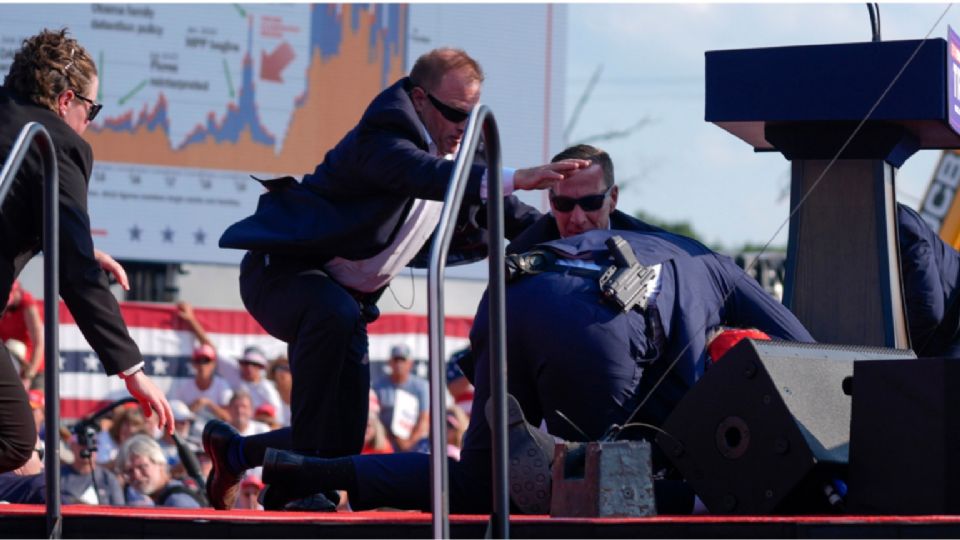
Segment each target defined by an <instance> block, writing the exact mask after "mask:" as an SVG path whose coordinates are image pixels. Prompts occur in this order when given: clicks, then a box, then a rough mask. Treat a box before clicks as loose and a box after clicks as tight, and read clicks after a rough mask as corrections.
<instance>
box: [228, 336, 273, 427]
mask: <svg viewBox="0 0 960 540" xmlns="http://www.w3.org/2000/svg"><path fill="white" fill-rule="evenodd" d="M237 364H238V365H239V366H240V381H239V382H238V384H236V385H235V386H234V390H246V392H247V393H248V394H250V399H251V400H252V401H253V407H254V408H257V407H259V406H260V405H263V404H264V403H269V404H270V405H272V406H273V410H274V411H277V410H279V409H280V407H281V406H282V402H281V400H280V393H279V392H278V391H277V388H276V387H275V386H274V385H273V383H272V382H270V381H268V380H267V378H266V377H264V371H266V369H267V357H266V355H265V354H263V351H262V350H261V349H260V347H257V346H255V345H251V346H249V347H247V348H246V349H244V350H243V356H241V357H240V358H238V359H237Z"/></svg>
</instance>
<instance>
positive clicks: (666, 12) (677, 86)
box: [566, 3, 960, 249]
mask: <svg viewBox="0 0 960 540" xmlns="http://www.w3.org/2000/svg"><path fill="white" fill-rule="evenodd" d="M946 7H947V4H886V3H883V4H880V19H881V32H882V38H883V40H884V41H891V40H901V39H920V38H923V37H924V36H925V35H926V34H927V33H928V32H930V30H931V28H933V31H932V32H931V33H930V37H940V38H946V35H947V25H948V24H950V25H952V26H953V27H954V28H958V27H960V7H957V6H954V7H952V8H950V10H949V11H947V14H946V16H945V17H944V18H943V20H942V21H941V22H940V23H939V24H938V25H936V26H935V27H934V26H933V25H934V22H935V21H936V20H937V18H938V17H940V15H941V14H942V13H943V12H944V9H945V8H946ZM568 9H569V12H568V14H569V16H568V24H569V29H568V33H567V46H568V52H567V82H568V84H567V88H566V91H567V94H566V109H567V115H566V117H567V118H568V119H569V117H570V114H571V111H572V110H573V108H574V106H575V104H576V102H577V100H578V99H579V97H580V95H581V94H582V93H583V90H584V88H585V87H586V86H587V82H588V80H589V78H590V76H591V75H592V74H593V72H594V70H595V69H596V68H597V66H598V65H599V64H603V72H602V75H601V77H600V80H599V83H598V84H597V86H596V87H595V89H594V91H593V94H592V97H591V99H590V101H589V102H588V103H587V105H586V107H585V108H584V109H583V111H582V113H581V115H580V118H579V120H578V121H577V124H576V127H575V129H574V130H573V132H572V133H571V138H570V141H571V142H577V141H579V140H581V139H583V138H585V137H588V136H591V135H594V134H597V133H603V132H607V131H610V130H617V129H624V128H628V127H630V126H632V125H634V124H636V123H637V122H638V121H641V120H643V119H645V118H646V119H648V120H649V123H648V124H646V125H645V126H644V127H642V128H640V129H638V130H636V131H635V132H634V133H633V134H632V135H631V136H629V137H626V138H622V139H618V140H614V141H603V142H596V143H594V144H596V145H597V146H601V147H602V148H604V149H606V150H607V151H609V152H610V154H611V155H612V157H613V160H614V164H615V168H616V173H617V179H618V181H619V182H620V183H621V184H624V185H623V187H622V192H621V197H620V202H619V205H618V208H619V209H621V210H624V211H626V212H628V213H634V212H635V211H637V210H642V211H644V212H647V213H649V214H652V215H654V216H657V217H659V218H661V219H665V220H668V221H687V222H689V223H690V224H691V225H692V226H693V228H694V230H695V231H696V232H697V234H698V235H699V236H700V237H701V238H702V239H703V240H705V241H706V242H708V243H710V244H711V245H721V246H723V247H724V248H727V249H737V248H739V247H740V246H742V245H743V244H744V243H747V242H750V243H754V244H762V243H765V242H766V241H767V240H769V239H770V238H771V237H772V236H773V235H774V232H775V231H776V230H777V228H778V227H780V225H781V224H782V223H783V222H784V221H785V220H786V218H787V215H788V212H789V208H788V206H789V196H788V195H787V190H788V187H789V178H790V172H789V163H788V162H787V160H786V159H784V158H783V156H782V155H780V154H778V153H763V154H756V153H754V152H753V150H752V148H751V147H750V146H749V145H747V144H746V143H745V142H743V141H741V140H740V139H737V138H736V137H734V136H733V135H730V134H729V133H727V132H726V131H724V130H722V129H721V128H719V127H717V126H714V125H712V124H709V123H707V122H705V121H704V119H703V117H704V79H703V75H704V52H706V51H710V50H722V49H740V48H752V47H774V46H784V45H803V44H820V43H845V42H856V41H869V40H870V38H871V34H870V18H869V14H868V12H867V8H866V4H864V3H856V4H828V3H817V4H570V5H569V8H568ZM939 155H940V152H939V151H921V152H919V153H917V154H915V155H914V156H913V157H912V158H911V159H910V160H908V161H907V163H906V164H905V165H904V166H903V168H902V169H901V170H900V172H899V174H898V177H897V193H898V200H899V201H901V202H904V203H906V204H908V205H910V206H913V207H916V206H917V205H918V204H919V200H920V198H921V197H922V196H923V194H924V192H925V190H926V186H927V183H928V182H929V181H930V177H931V176H932V174H933V170H934V168H935V166H936V163H937V160H938V159H939ZM786 238H787V237H786V227H784V228H783V231H782V232H781V233H780V235H779V236H777V237H776V238H775V240H774V245H779V246H785V245H786Z"/></svg>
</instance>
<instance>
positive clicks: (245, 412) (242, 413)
mask: <svg viewBox="0 0 960 540" xmlns="http://www.w3.org/2000/svg"><path fill="white" fill-rule="evenodd" d="M228 410H229V411H230V425H231V426H233V427H235V428H237V431H239V432H240V435H243V436H244V437H246V436H248V435H257V434H258V433H266V432H268V431H270V427H269V426H267V425H266V424H264V423H263V422H259V421H257V420H254V419H253V401H252V400H251V399H250V394H248V393H247V392H246V391H244V390H237V391H236V392H234V394H233V397H232V398H230V405H229V407H228Z"/></svg>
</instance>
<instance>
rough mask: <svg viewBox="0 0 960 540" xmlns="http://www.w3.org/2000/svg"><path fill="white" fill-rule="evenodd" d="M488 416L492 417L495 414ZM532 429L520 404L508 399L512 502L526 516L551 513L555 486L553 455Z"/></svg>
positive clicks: (510, 398) (509, 466)
mask: <svg viewBox="0 0 960 540" xmlns="http://www.w3.org/2000/svg"><path fill="white" fill-rule="evenodd" d="M491 412H492V410H491ZM487 416H488V418H490V417H492V416H493V415H492V414H489V415H487ZM490 424H491V425H492V422H491V423H490ZM531 429H534V428H533V427H532V426H530V425H529V424H528V423H527V421H526V419H525V418H524V416H523V411H522V410H521V409H520V404H519V403H517V401H516V399H515V398H513V397H512V396H509V397H508V398H507V441H508V443H507V444H508V447H509V449H510V454H509V462H508V468H509V472H510V500H511V501H513V504H514V505H516V507H517V508H518V509H519V510H520V511H521V512H523V513H525V514H549V513H550V490H551V488H552V483H553V482H552V480H553V479H552V477H551V476H550V464H551V456H548V455H547V453H546V452H544V450H543V448H542V447H541V446H540V444H538V443H537V440H536V438H535V436H534V435H533V434H532V433H531V432H530V430H531Z"/></svg>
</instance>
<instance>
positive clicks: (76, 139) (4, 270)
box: [0, 29, 173, 471]
mask: <svg viewBox="0 0 960 540" xmlns="http://www.w3.org/2000/svg"><path fill="white" fill-rule="evenodd" d="M98 88H99V79H98V77H97V68H96V65H95V64H94V62H93V58H92V57H91V56H90V54H89V53H88V52H87V50H86V49H84V48H83V46H81V45H80V43H78V42H77V41H76V40H75V39H73V38H71V37H68V36H67V31H66V30H65V29H64V30H60V31H51V30H43V31H41V32H40V33H38V34H35V35H33V36H30V37H28V38H26V39H25V40H23V42H22V45H21V47H20V48H19V49H18V50H17V51H16V52H15V53H14V55H13V58H12V62H10V66H9V71H8V72H7V75H6V77H5V78H4V81H3V86H2V87H0V156H6V155H8V154H9V153H10V150H11V149H12V148H13V146H14V144H15V142H16V141H17V139H18V137H19V136H20V133H21V131H22V129H23V127H24V126H25V125H26V124H27V123H29V122H39V123H40V124H41V125H42V126H43V127H44V128H46V130H47V132H48V133H49V134H50V136H51V138H52V139H53V147H54V149H55V151H56V155H57V158H58V159H57V167H58V171H59V182H60V190H59V204H58V215H59V216H60V218H59V231H58V232H59V238H60V244H59V245H60V267H59V270H58V275H59V280H60V296H61V297H62V298H63V301H64V303H66V305H67V308H68V309H69V310H70V313H71V314H72V315H73V318H74V320H75V321H76V323H77V326H78V327H79V328H80V332H81V333H82V334H83V337H84V338H85V339H86V340H87V342H88V343H89V344H90V346H91V347H92V348H93V350H94V352H95V353H96V355H97V357H98V358H99V360H100V362H101V364H102V365H103V368H104V371H105V372H106V374H107V375H108V376H112V375H118V376H120V378H121V379H122V380H123V381H124V383H125V384H126V387H127V391H129V392H130V394H131V395H133V396H134V397H135V398H137V401H138V402H139V404H140V406H141V407H142V408H143V410H144V414H147V415H151V414H154V413H155V414H157V415H159V417H160V425H162V426H166V428H167V429H168V430H172V429H173V418H172V414H171V413H170V405H169V404H168V403H167V400H166V398H165V397H164V395H163V392H162V391H161V390H160V388H158V387H157V386H156V384H154V383H153V381H152V380H151V379H150V378H149V377H148V376H147V374H146V373H144V371H143V368H144V363H143V358H142V356H141V355H140V351H139V349H138V348H137V345H136V343H134V341H133V339H131V338H130V334H129V332H128V331H127V327H126V324H124V322H123V318H122V316H121V314H120V306H119V304H118V303H117V299H116V297H114V296H113V293H111V292H110V287H109V282H108V281H107V272H109V273H110V274H112V275H113V276H114V277H116V279H117V281H119V282H120V284H121V286H123V287H124V288H129V283H128V281H127V277H126V273H125V272H124V270H123V267H122V266H120V265H119V264H118V263H117V261H115V260H114V259H113V258H111V257H110V256H109V255H107V254H106V253H103V252H102V251H100V250H97V249H95V248H94V246H93V237H92V236H91V233H90V216H89V215H88V214H87V185H88V184H89V181H90V171H91V169H92V167H93V152H92V150H91V149H90V145H89V144H88V143H87V142H86V141H84V140H83V138H82V135H83V133H84V131H86V129H87V126H89V125H90V122H91V121H92V120H93V118H94V117H95V116H96V115H97V113H98V112H99V111H100V108H101V105H99V104H97V103H95V102H94V100H95V99H96V97H97V92H98ZM41 155H42V154H41V150H40V145H33V146H32V147H31V149H30V150H29V152H28V153H27V155H26V157H25V158H24V160H23V162H22V163H21V165H20V168H19V170H18V171H17V174H16V175H15V176H14V177H13V178H11V179H9V181H8V184H7V186H8V187H9V191H8V192H7V196H6V198H5V199H4V200H3V204H2V206H0V298H3V297H4V296H9V294H10V291H11V290H12V289H13V282H14V280H16V278H17V276H18V275H19V274H20V272H21V271H23V268H24V266H26V264H27V262H28V261H29V260H30V259H32V258H33V256H34V255H36V254H37V253H39V252H40V249H41V247H42V242H41V239H42V238H43V234H42V232H43V231H42V230H41V229H42V227H41V225H42V222H43V220H41V219H39V218H38V216H42V215H43V200H42V194H43V190H42V189H37V187H38V186H40V185H41V184H42V180H43V178H44V165H43V160H42V157H41ZM6 355H7V352H6V349H5V348H3V347H0V356H2V357H3V358H0V401H2V402H3V403H4V405H3V407H0V471H8V470H12V469H15V468H17V467H19V466H20V465H21V464H22V463H23V462H24V461H26V460H27V459H29V458H30V455H31V453H32V452H33V444H34V441H35V439H36V437H37V433H36V430H35V429H34V427H33V419H32V417H31V415H30V407H29V402H28V400H27V394H26V391H25V389H24V387H23V384H22V382H21V378H20V374H19V373H16V372H15V371H14V370H13V368H12V367H11V366H10V361H9V359H7V358H6ZM37 367H39V366H37ZM14 384H15V385H16V387H17V388H14V387H13V385H14Z"/></svg>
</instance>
